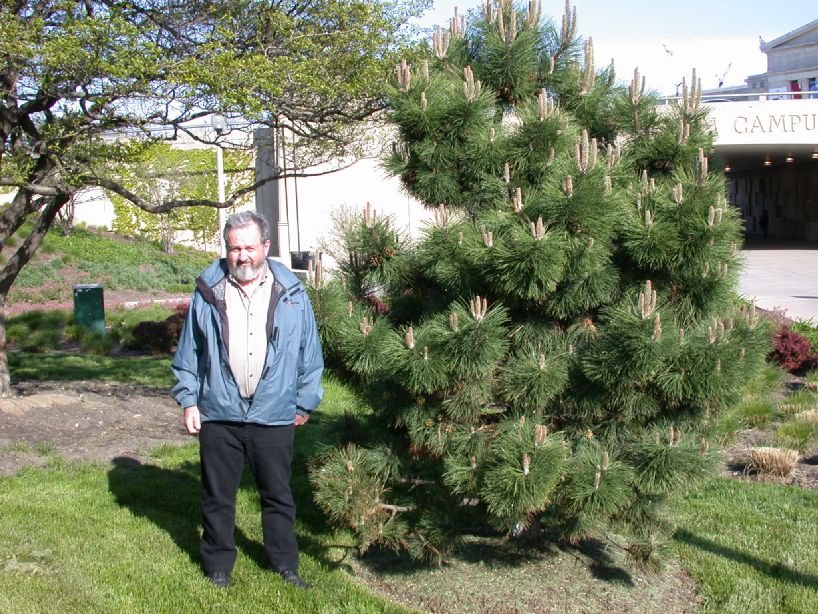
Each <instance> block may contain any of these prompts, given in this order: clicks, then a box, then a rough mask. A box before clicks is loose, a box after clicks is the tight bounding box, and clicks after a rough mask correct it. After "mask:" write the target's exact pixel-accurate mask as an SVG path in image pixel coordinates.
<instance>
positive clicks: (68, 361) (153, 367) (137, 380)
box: [0, 352, 174, 612]
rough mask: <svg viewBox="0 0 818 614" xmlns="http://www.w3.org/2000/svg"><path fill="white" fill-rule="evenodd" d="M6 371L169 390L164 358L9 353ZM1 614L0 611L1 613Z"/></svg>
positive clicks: (30, 376)
mask: <svg viewBox="0 0 818 614" xmlns="http://www.w3.org/2000/svg"><path fill="white" fill-rule="evenodd" d="M8 358H9V370H10V371H11V378H12V380H13V381H17V380H42V381H46V380H50V381H62V382H64V381H75V380H100V381H116V382H123V383H127V384H143V385H149V386H172V385H173V383H174V380H173V376H172V374H171V371H170V358H169V357H167V356H128V357H114V356H83V355H80V356H76V355H74V356H72V355H66V354H41V353H31V352H9V355H8ZM0 612H2V610H0Z"/></svg>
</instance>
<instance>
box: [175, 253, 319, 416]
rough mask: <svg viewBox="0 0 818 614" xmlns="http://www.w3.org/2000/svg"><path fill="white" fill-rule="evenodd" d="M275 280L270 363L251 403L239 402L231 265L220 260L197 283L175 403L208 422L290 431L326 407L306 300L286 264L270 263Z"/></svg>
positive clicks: (178, 361) (178, 364) (179, 355)
mask: <svg viewBox="0 0 818 614" xmlns="http://www.w3.org/2000/svg"><path fill="white" fill-rule="evenodd" d="M267 264H268V265H269V267H270V270H271V271H272V273H273V276H274V278H275V282H274V286H273V289H272V294H271V297H270V306H269V309H268V313H267V331H266V333H267V359H266V361H265V365H264V370H263V372H262V374H261V378H260V379H259V382H258V386H257V388H256V391H255V394H254V395H253V398H252V400H249V401H248V400H247V399H244V398H242V396H241V394H240V393H239V389H238V386H237V385H236V380H235V378H234V377H233V373H232V372H231V371H230V362H229V360H228V355H227V348H228V347H230V345H229V343H228V339H229V337H228V335H229V333H230V331H229V327H228V323H227V311H226V306H225V300H224V296H225V285H226V284H227V283H228V282H227V263H226V261H225V260H224V259H222V260H217V261H215V262H214V263H213V264H211V265H210V266H209V267H207V268H206V269H205V270H204V272H203V273H202V274H201V276H200V277H199V278H198V279H197V280H196V291H195V292H194V293H193V298H192V299H191V301H190V309H189V310H188V314H187V319H186V320H185V326H184V328H183V329H182V334H181V337H180V338H179V345H178V347H177V348H176V354H175V355H174V357H173V362H172V364H171V368H172V369H173V374H174V375H175V376H176V379H177V384H176V385H175V386H174V387H173V396H174V397H175V398H176V401H177V402H178V403H179V405H181V406H182V407H191V406H193V405H197V406H198V407H199V412H200V413H201V418H202V420H203V421H208V420H227V421H230V422H253V423H257V424H266V425H276V426H278V425H286V424H292V423H293V422H294V421H295V415H296V412H297V413H299V414H307V413H309V412H311V411H312V410H314V409H315V408H316V407H317V406H318V403H319V402H320V401H321V396H322V395H323V393H324V391H323V389H322V388H321V384H320V379H321V373H322V371H323V370H324V359H323V358H322V356H321V345H320V342H319V340H318V331H317V329H316V326H315V316H314V315H313V312H312V306H311V305H310V301H309V298H308V297H307V293H306V292H305V291H304V288H303V286H302V285H301V283H300V282H299V281H298V278H297V277H296V276H295V275H294V274H293V273H292V272H291V271H290V270H289V269H288V268H287V267H285V266H284V265H283V264H280V263H278V262H276V261H274V260H271V259H267Z"/></svg>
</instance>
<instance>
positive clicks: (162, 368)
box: [8, 352, 173, 386]
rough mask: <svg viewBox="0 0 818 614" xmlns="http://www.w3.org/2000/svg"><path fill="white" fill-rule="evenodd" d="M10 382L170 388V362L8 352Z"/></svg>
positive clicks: (158, 358)
mask: <svg viewBox="0 0 818 614" xmlns="http://www.w3.org/2000/svg"><path fill="white" fill-rule="evenodd" d="M8 360H9V370H10V371H11V376H12V379H13V380H15V381H18V380H51V381H82V380H104V381H116V382H120V383H126V384H152V385H154V386H163V385H170V384H171V383H172V379H173V378H172V376H171V374H170V358H168V357H164V356H128V357H114V356H82V355H80V356H75V355H68V354H59V353H32V352H9V354H8Z"/></svg>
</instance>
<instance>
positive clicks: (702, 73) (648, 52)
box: [421, 0, 818, 94]
mask: <svg viewBox="0 0 818 614" xmlns="http://www.w3.org/2000/svg"><path fill="white" fill-rule="evenodd" d="M572 5H575V6H576V7H577V22H578V23H577V32H578V33H579V34H580V35H581V36H582V37H583V38H587V37H589V36H590V37H592V38H593V41H594V57H595V59H596V65H597V68H600V67H602V66H604V65H607V64H608V63H609V62H610V60H611V58H613V59H614V65H615V67H616V73H617V79H618V80H620V81H623V82H626V81H629V80H630V78H631V76H632V75H633V69H634V68H635V67H637V66H638V67H639V70H640V73H641V74H643V75H645V76H646V77H647V84H648V87H649V88H652V89H656V90H659V91H660V92H661V93H663V94H673V93H674V92H675V90H676V84H677V83H679V82H681V80H682V77H683V76H687V77H688V81H689V80H690V71H691V69H692V68H693V67H695V68H696V70H697V74H698V76H699V77H701V79H702V86H703V87H704V88H705V89H711V88H715V87H717V86H718V81H719V79H720V78H722V77H723V80H724V85H725V86H728V85H742V84H743V83H744V79H745V77H747V76H748V75H751V74H758V73H763V72H766V70H767V64H766V59H767V56H766V55H764V54H763V53H762V52H761V51H760V50H759V41H758V37H759V36H761V37H762V38H763V39H764V40H766V41H771V40H773V39H775V38H778V37H779V36H782V35H784V34H786V33H788V32H790V31H792V30H795V29H797V28H800V27H801V26H803V25H805V24H807V23H809V22H811V21H815V20H816V19H818V2H816V1H815V0H778V1H774V0H765V1H763V2H762V1H761V0H741V1H740V2H724V1H720V0H707V1H705V0H685V1H684V2H667V1H662V0H574V2H572ZM455 6H456V7H458V10H459V12H460V13H463V12H466V11H468V10H469V9H474V8H479V6H480V2H479V1H477V0H469V1H466V0H435V2H434V8H433V9H431V10H430V11H428V12H427V13H426V15H425V16H424V18H423V19H422V20H421V24H422V25H424V26H430V27H431V26H434V25H437V24H439V25H447V24H448V20H449V18H450V17H451V16H452V15H453V14H454V7H455ZM564 6H565V2H564V0H543V2H542V12H543V16H547V17H551V18H552V19H553V20H554V22H555V23H559V21H560V19H561V16H562V13H563V10H564Z"/></svg>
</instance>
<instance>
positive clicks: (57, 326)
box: [6, 305, 173, 354]
mask: <svg viewBox="0 0 818 614" xmlns="http://www.w3.org/2000/svg"><path fill="white" fill-rule="evenodd" d="M172 313H173V309H172V308H170V307H167V306H163V305H151V306H146V307H140V308H137V309H125V308H124V307H121V306H118V307H116V308H114V309H108V310H106V311H105V326H106V328H107V333H106V334H98V333H93V332H91V331H87V330H85V329H83V328H81V327H79V326H76V325H75V324H74V315H73V313H71V312H70V311H66V310H47V311H46V310H33V311H28V312H26V313H21V314H17V315H13V316H10V317H9V318H8V319H7V320H6V339H7V340H8V341H9V342H10V343H13V344H15V345H17V347H19V348H20V349H21V350H23V351H26V352H47V351H49V350H56V349H59V348H60V347H61V346H63V345H64V344H66V343H67V342H79V344H80V346H81V347H82V349H83V350H84V351H85V352H86V353H89V354H106V353H109V352H110V351H111V350H112V349H114V348H115V347H116V346H117V345H118V344H119V343H122V344H123V345H124V346H126V347H127V346H128V344H129V341H130V340H131V339H132V333H133V329H134V327H135V326H136V325H137V324H139V323H140V322H142V321H151V322H159V321H162V320H164V319H165V318H167V317H168V316H169V315H171V314H172Z"/></svg>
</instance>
